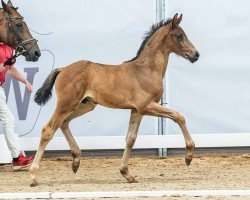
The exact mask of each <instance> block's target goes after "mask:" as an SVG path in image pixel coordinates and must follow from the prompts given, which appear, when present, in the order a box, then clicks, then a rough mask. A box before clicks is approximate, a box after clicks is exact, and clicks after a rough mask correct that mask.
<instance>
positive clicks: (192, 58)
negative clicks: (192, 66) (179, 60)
mask: <svg viewBox="0 0 250 200" xmlns="http://www.w3.org/2000/svg"><path fill="white" fill-rule="evenodd" d="M199 57H200V54H199V52H198V51H193V52H191V53H190V54H188V60H189V61H190V62H191V63H194V62H196V61H197V60H198V59H199Z"/></svg>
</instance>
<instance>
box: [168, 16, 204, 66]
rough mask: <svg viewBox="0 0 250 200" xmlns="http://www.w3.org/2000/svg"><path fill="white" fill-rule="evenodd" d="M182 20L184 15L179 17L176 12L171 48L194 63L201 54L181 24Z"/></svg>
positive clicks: (171, 34) (172, 27)
mask: <svg viewBox="0 0 250 200" xmlns="http://www.w3.org/2000/svg"><path fill="white" fill-rule="evenodd" d="M181 20H182V15H181V16H180V17H178V14H175V16H174V18H173V19H172V21H171V24H170V41H171V42H172V44H171V45H170V48H171V51H173V52H174V53H176V54H178V55H180V56H182V57H183V58H186V59H188V60H189V61H190V62H191V63H194V62H196V61H197V60H198V59H199V57H200V54H199V52H198V51H197V50H196V48H195V47H194V45H193V44H192V43H191V42H190V41H189V39H188V37H187V35H186V34H185V32H184V31H183V29H182V28H181V27H180V26H179V24H180V22H181Z"/></svg>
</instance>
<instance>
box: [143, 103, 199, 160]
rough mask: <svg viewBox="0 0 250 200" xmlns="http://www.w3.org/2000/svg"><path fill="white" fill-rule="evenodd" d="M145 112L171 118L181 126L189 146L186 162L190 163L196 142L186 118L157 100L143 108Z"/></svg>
mask: <svg viewBox="0 0 250 200" xmlns="http://www.w3.org/2000/svg"><path fill="white" fill-rule="evenodd" d="M143 114H145V115H152V116H156V117H165V118H170V119H172V120H173V121H174V122H176V123H177V124H178V125H179V126H180V128H181V131H182V133H183V136H184V139H185V142H186V147H187V154H186V159H185V162H186V165H190V163H191V161H192V158H193V151H194V148H195V144H194V141H193V140H192V138H191V136H190V134H189V132H188V129H187V126H186V122H185V118H184V117H183V116H182V115H181V114H180V113H178V112H177V111H175V110H171V109H168V108H165V107H163V106H161V105H159V104H157V103H155V102H152V103H150V104H149V105H148V106H147V107H146V108H145V109H144V110H143Z"/></svg>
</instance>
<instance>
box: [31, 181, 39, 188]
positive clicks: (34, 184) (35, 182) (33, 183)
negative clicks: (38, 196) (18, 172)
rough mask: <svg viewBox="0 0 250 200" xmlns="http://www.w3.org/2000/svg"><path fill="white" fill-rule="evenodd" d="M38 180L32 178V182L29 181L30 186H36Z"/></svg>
mask: <svg viewBox="0 0 250 200" xmlns="http://www.w3.org/2000/svg"><path fill="white" fill-rule="evenodd" d="M38 185H39V184H38V182H37V181H36V180H32V182H31V183H30V187H36V186H38Z"/></svg>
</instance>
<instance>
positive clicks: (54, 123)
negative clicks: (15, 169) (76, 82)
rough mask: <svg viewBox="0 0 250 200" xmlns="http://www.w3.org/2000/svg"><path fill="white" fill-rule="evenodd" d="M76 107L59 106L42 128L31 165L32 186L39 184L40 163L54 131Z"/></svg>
mask: <svg viewBox="0 0 250 200" xmlns="http://www.w3.org/2000/svg"><path fill="white" fill-rule="evenodd" d="M74 107H77V105H75V106H74V105H67V109H65V108H64V107H62V106H58V105H57V108H56V110H55V112H54V114H53V116H52V118H51V119H50V121H49V122H48V123H47V125H46V126H45V127H44V128H43V129H42V134H41V139H40V144H39V148H38V150H37V152H36V156H35V158H34V161H33V162H32V165H31V167H30V170H29V171H30V178H31V183H30V186H36V185H38V182H37V179H36V173H37V170H38V169H39V165H40V162H41V159H42V156H43V153H44V150H45V148H46V146H47V144H48V143H49V141H50V140H51V139H52V138H53V136H54V133H55V132H56V130H57V129H58V128H59V127H60V126H61V124H62V122H63V121H64V120H65V119H66V118H67V117H68V116H69V115H70V113H71V112H72V110H73V109H74Z"/></svg>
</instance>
